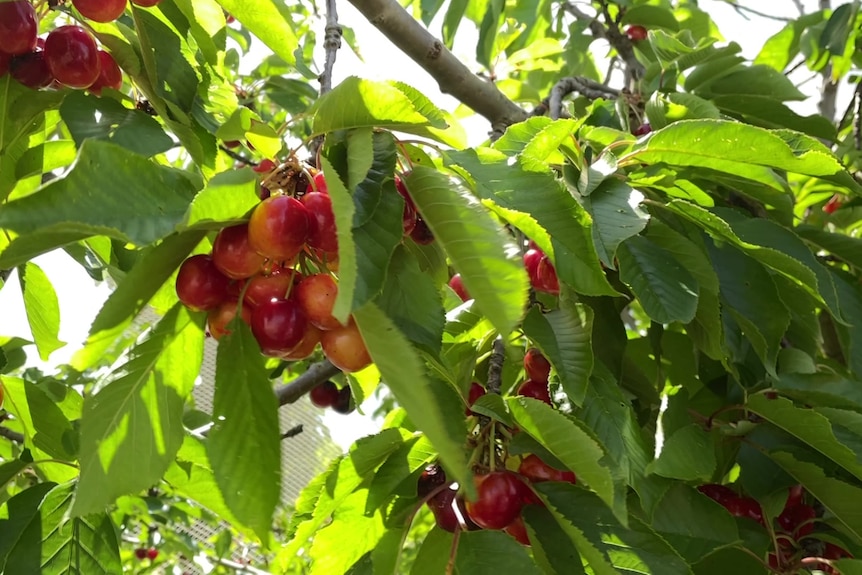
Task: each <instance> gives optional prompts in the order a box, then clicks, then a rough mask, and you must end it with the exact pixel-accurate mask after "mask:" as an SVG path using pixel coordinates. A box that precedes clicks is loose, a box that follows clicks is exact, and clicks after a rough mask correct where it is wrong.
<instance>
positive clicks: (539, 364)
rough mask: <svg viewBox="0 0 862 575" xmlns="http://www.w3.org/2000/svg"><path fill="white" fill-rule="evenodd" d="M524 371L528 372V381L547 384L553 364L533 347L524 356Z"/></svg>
mask: <svg viewBox="0 0 862 575" xmlns="http://www.w3.org/2000/svg"><path fill="white" fill-rule="evenodd" d="M524 370H525V371H526V372H527V378H528V379H532V380H533V381H540V382H543V383H547V382H548V376H549V375H550V373H551V362H549V361H548V358H546V357H545V356H544V355H543V354H542V352H541V351H539V350H538V349H536V348H535V347H531V348H530V349H528V350H527V353H526V354H525V355H524Z"/></svg>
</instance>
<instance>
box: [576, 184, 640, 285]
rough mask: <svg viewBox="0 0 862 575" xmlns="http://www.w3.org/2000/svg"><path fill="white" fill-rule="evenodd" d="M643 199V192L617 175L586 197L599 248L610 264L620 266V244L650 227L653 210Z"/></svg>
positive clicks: (594, 235) (601, 257)
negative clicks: (617, 262)
mask: <svg viewBox="0 0 862 575" xmlns="http://www.w3.org/2000/svg"><path fill="white" fill-rule="evenodd" d="M643 199H644V196H643V194H642V193H640V192H638V191H637V190H634V189H632V188H630V187H629V186H628V185H627V184H625V183H623V182H620V181H619V180H616V179H608V180H605V181H603V182H602V183H601V184H600V185H599V187H598V188H596V190H595V191H593V192H592V193H591V194H590V195H589V196H586V197H584V199H583V202H584V208H586V210H587V212H589V214H590V216H592V218H593V241H594V242H595V245H596V251H597V252H598V254H599V258H600V259H601V260H602V262H604V264H605V265H606V266H607V267H609V268H612V269H615V268H616V265H615V264H614V255H615V254H616V251H617V246H619V245H620V244H621V243H622V242H623V241H624V240H626V239H627V238H630V237H632V236H635V235H637V234H639V233H640V232H641V230H643V229H644V228H645V227H646V224H647V221H648V220H649V214H647V213H646V212H645V211H644V210H643V209H642V208H640V206H639V204H640V203H641V202H642V201H643Z"/></svg>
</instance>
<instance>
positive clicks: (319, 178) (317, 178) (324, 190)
mask: <svg viewBox="0 0 862 575" xmlns="http://www.w3.org/2000/svg"><path fill="white" fill-rule="evenodd" d="M311 181H312V182H313V186H312V187H313V188H314V190H315V191H316V192H319V193H321V194H328V193H329V188H328V187H327V185H326V178H325V177H324V175H323V172H317V173H316V174H314V177H313V178H312V179H311Z"/></svg>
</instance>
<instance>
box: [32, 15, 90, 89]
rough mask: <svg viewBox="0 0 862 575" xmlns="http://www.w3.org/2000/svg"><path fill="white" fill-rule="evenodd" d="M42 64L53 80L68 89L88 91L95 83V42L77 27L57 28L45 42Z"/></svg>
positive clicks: (87, 33)
mask: <svg viewBox="0 0 862 575" xmlns="http://www.w3.org/2000/svg"><path fill="white" fill-rule="evenodd" d="M45 61H46V62H47V63H48V68H50V69H51V73H52V74H53V75H54V79H55V80H57V81H58V82H60V83H61V84H63V85H64V86H68V87H70V88H78V89H83V88H88V87H90V86H91V85H93V84H94V83H95V82H96V80H98V79H99V71H100V70H101V65H102V64H101V61H100V59H99V48H98V47H97V46H96V40H95V39H94V38H93V37H92V36H91V35H90V33H89V32H87V31H86V30H84V29H83V28H81V27H80V26H60V27H59V28H55V29H54V30H52V31H51V33H50V34H48V37H47V38H46V39H45Z"/></svg>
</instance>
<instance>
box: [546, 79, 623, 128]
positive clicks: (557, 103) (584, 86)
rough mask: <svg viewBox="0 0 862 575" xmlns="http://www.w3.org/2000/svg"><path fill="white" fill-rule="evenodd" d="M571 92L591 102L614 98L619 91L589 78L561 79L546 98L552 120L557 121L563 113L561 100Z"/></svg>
mask: <svg viewBox="0 0 862 575" xmlns="http://www.w3.org/2000/svg"><path fill="white" fill-rule="evenodd" d="M572 92H578V93H579V94H582V95H584V96H586V97H587V98H590V99H592V100H596V99H598V98H605V97H607V96H611V97H613V98H616V97H617V96H619V95H620V91H619V90H617V89H615V88H611V87H609V86H605V85H604V84H600V83H598V82H596V81H595V80H590V79H589V78H583V77H581V76H572V77H570V78H563V79H562V80H560V81H559V82H557V83H556V85H555V86H554V87H553V88H551V95H550V97H549V98H548V109H549V111H550V114H551V119H552V120H557V119H559V118H560V117H561V115H562V112H563V98H565V97H566V96H568V95H569V94H571V93H572Z"/></svg>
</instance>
